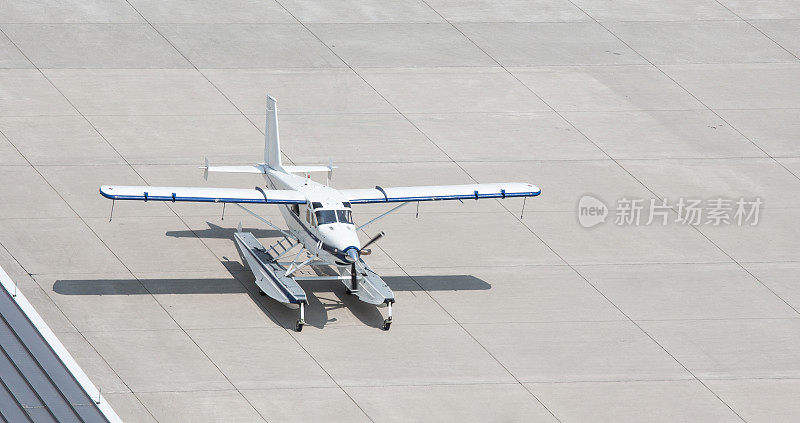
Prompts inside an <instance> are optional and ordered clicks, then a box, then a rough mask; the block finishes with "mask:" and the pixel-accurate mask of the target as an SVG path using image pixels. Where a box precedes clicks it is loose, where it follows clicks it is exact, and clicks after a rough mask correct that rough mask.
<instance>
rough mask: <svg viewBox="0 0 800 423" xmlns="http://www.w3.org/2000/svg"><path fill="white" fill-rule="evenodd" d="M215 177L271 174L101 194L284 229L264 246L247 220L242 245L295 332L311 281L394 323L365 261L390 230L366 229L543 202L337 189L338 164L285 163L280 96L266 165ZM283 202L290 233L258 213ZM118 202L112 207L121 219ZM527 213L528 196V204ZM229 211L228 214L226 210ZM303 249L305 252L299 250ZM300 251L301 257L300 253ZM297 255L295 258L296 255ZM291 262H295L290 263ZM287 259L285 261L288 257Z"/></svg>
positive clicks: (475, 194) (389, 298)
mask: <svg viewBox="0 0 800 423" xmlns="http://www.w3.org/2000/svg"><path fill="white" fill-rule="evenodd" d="M200 168H201V169H203V176H204V178H205V179H206V180H207V179H208V174H209V172H227V173H254V174H260V175H262V176H263V178H264V181H265V186H263V187H261V186H256V187H255V188H252V189H244V188H205V187H167V186H123V185H102V186H100V194H101V195H102V196H103V197H105V198H108V199H111V200H112V201H116V200H136V201H172V202H178V201H181V202H183V201H188V202H200V203H223V207H224V205H225V204H227V203H232V204H235V205H237V206H238V207H240V208H242V209H243V210H244V211H246V212H247V213H249V214H250V215H252V216H254V217H255V218H257V219H259V220H260V221H262V222H264V223H265V224H267V225H269V226H270V227H272V228H273V229H276V230H277V231H280V234H281V235H283V237H282V238H280V239H279V240H277V241H275V242H274V244H272V245H270V246H269V247H264V246H263V245H262V244H261V242H259V241H258V240H257V239H256V237H255V236H253V234H252V233H250V232H243V231H242V227H241V223H240V224H239V227H238V230H237V232H235V233H234V236H233V238H234V242H235V243H236V247H237V249H238V251H239V254H240V256H241V259H242V264H243V265H245V266H246V267H248V268H249V269H250V270H251V271H252V272H253V275H254V276H255V283H256V285H257V286H258V288H259V289H260V294H261V295H268V296H269V297H271V298H273V299H275V300H277V301H278V302H280V303H283V304H285V305H287V306H289V307H292V308H299V318H298V319H297V321H296V322H295V327H294V330H295V331H298V332H300V331H301V330H302V329H303V325H305V314H304V310H305V307H306V306H307V305H308V300H307V297H306V293H305V291H304V290H303V288H302V287H301V286H300V284H299V283H298V282H302V281H306V280H334V281H336V280H338V281H340V282H341V283H342V284H344V286H345V288H346V290H347V293H348V294H352V295H355V296H356V297H358V299H359V300H361V301H364V302H366V303H369V304H373V305H376V306H378V307H386V308H387V310H388V311H387V317H386V318H385V319H384V321H383V326H382V328H383V330H389V328H390V326H391V324H392V304H394V302H395V298H394V294H393V292H392V290H391V288H390V287H389V286H388V285H387V284H386V283H385V282H384V281H383V279H381V277H380V276H379V275H377V274H376V273H375V272H374V271H373V270H372V269H371V268H370V267H369V266H368V265H367V263H366V262H365V261H364V260H363V256H367V255H369V254H370V253H371V250H370V248H368V247H370V246H371V245H372V244H373V243H375V242H377V241H378V240H379V239H380V238H381V237H382V236H384V233H383V232H379V233H378V234H377V235H375V236H373V237H372V238H371V239H369V240H368V241H367V242H365V243H364V244H362V243H361V242H360V241H359V238H358V235H357V234H358V232H359V231H362V230H363V229H364V228H365V227H367V226H369V225H372V224H374V223H375V222H377V221H379V220H380V219H382V218H383V217H385V216H387V215H389V214H390V213H393V212H395V211H397V210H398V209H400V208H401V207H403V206H405V205H408V204H412V203H416V204H417V205H419V203H420V202H423V201H446V200H459V201H462V202H463V201H465V200H482V199H490V198H493V199H504V198H512V197H535V196H537V195H539V194H540V192H541V191H540V189H539V188H538V187H536V186H535V185H531V184H528V183H521V182H503V183H485V184H469V185H432V186H407V187H381V186H377V185H376V186H375V187H374V188H364V189H335V188H333V187H331V186H330V180H331V176H332V173H333V170H334V168H335V166H333V164H332V163H331V162H330V161H329V162H328V164H327V165H314V166H290V165H284V164H283V163H282V160H281V149H280V139H279V136H278V109H277V102H276V101H275V99H274V98H272V97H270V96H269V95H267V113H266V131H265V143H264V162H263V163H257V164H255V165H251V166H209V164H208V159H205V163H204V164H203V166H201V167H200ZM314 172H326V173H327V178H326V182H325V184H323V183H321V182H316V181H314V180H313V179H311V177H310V176H311V175H310V174H311V173H314ZM376 203H387V204H388V205H389V206H391V208H390V209H389V210H388V211H386V212H384V213H382V214H380V215H378V216H377V217H375V218H373V219H371V220H369V221H367V222H365V223H362V224H360V225H356V223H354V220H353V208H355V207H357V206H358V205H360V204H376ZM261 205H277V206H278V208H279V209H280V212H281V215H282V217H283V219H284V221H285V223H286V227H287V228H286V229H284V228H280V227H278V226H277V225H275V224H274V223H272V222H271V221H269V220H267V219H265V218H264V217H263V216H261V215H259V214H258V213H256V211H253V210H252V209H254V208H255V207H256V206H258V207H261ZM113 210H114V204H113V202H112V205H111V214H112V216H113ZM523 211H524V199H523ZM223 212H224V211H223ZM295 247H299V248H295ZM295 250H296V251H297V252H296V253H295V252H294V251H295ZM290 252H291V253H290ZM289 257H293V258H292V259H291V261H288V258H289ZM281 259H283V260H281ZM315 265H318V266H327V267H328V268H329V269H331V270H332V271H331V272H328V273H330V275H318V276H309V277H303V276H299V274H298V271H299V270H300V269H303V268H304V267H306V266H312V267H313V266H315Z"/></svg>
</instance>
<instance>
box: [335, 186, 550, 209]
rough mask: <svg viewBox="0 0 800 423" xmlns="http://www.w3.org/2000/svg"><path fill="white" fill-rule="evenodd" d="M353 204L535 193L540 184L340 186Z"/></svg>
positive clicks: (480, 197) (464, 198)
mask: <svg viewBox="0 0 800 423" xmlns="http://www.w3.org/2000/svg"><path fill="white" fill-rule="evenodd" d="M339 192H340V193H342V194H343V195H344V196H345V197H346V198H348V199H349V200H350V202H351V203H353V204H369V203H401V202H409V201H438V200H478V199H483V198H507V197H535V196H537V195H539V194H540V193H541V192H542V191H541V190H540V189H539V187H537V186H535V185H531V184H526V183H522V182H509V183H496V184H471V185H430V186H416V187H390V188H383V187H379V186H376V187H375V188H368V189H343V190H339Z"/></svg>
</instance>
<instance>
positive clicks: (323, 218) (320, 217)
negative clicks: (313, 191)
mask: <svg viewBox="0 0 800 423" xmlns="http://www.w3.org/2000/svg"><path fill="white" fill-rule="evenodd" d="M316 215H317V225H327V224H329V223H336V211H334V210H317V212H316Z"/></svg>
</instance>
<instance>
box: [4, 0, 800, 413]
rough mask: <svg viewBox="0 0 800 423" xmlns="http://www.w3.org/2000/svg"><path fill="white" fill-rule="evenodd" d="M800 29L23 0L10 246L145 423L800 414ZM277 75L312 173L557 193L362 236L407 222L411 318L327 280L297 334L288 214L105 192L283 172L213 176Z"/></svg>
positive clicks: (582, 3) (682, 11)
mask: <svg viewBox="0 0 800 423" xmlns="http://www.w3.org/2000/svg"><path fill="white" fill-rule="evenodd" d="M798 19H800V1H796V0H782V1H777V2H763V1H758V0H719V1H712V0H695V1H690V0H675V1H669V2H641V1H628V0H625V1H605V0H536V1H529V2H525V1H512V0H500V1H488V0H487V1H484V0H475V1H456V0H420V1H417V0H399V1H392V2H385V1H378V0H356V1H338V0H336V1H325V2H313V1H309V0H262V1H234V0H222V1H220V0H216V1H206V0H203V1H199V2H194V1H192V2H190V1H185V0H173V1H160V0H129V1H126V0H103V1H99V0H97V1H88V2H87V1H83V0H81V1H78V0H66V1H63V0H58V1H56V0H36V1H5V2H3V3H2V4H0V30H1V31H2V33H0V247H1V248H0V265H2V266H3V268H5V269H6V270H7V271H8V272H9V273H10V274H11V276H12V277H13V278H14V279H15V280H16V281H17V282H18V283H19V284H20V289H21V290H22V291H23V292H24V294H25V295H26V296H27V298H28V299H29V300H30V302H31V303H33V304H34V306H35V307H36V308H37V310H38V311H39V313H40V314H41V315H42V317H43V318H44V319H45V320H46V321H47V323H48V325H49V326H50V327H51V328H52V329H53V330H54V331H55V332H56V333H57V334H58V336H59V338H60V339H61V341H62V342H63V343H64V344H65V345H66V347H67V348H68V349H69V350H70V352H71V354H72V355H73V356H74V357H75V359H76V361H77V362H78V363H79V364H80V366H81V367H82V368H83V369H84V371H85V372H86V373H87V374H88V375H89V377H90V378H91V379H92V380H93V382H94V383H95V384H96V385H97V386H98V387H100V388H101V390H102V393H103V395H104V396H105V398H107V400H108V401H109V402H110V403H111V405H112V406H113V408H114V409H115V411H116V412H117V413H118V414H119V415H120V416H121V417H122V418H123V419H124V420H125V421H130V422H152V421H159V422H175V421H193V422H217V421H225V422H234V421H242V422H260V421H268V422H306V421H325V422H329V421H330V422H335V421H341V422H361V421H363V422H368V421H373V422H409V421H422V422H431V421H504V422H506V421H508V422H531V421H537V422H538V421H541V422H557V421H558V422H641V421H649V422H675V421H703V422H736V421H747V422H781V421H785V422H794V421H798V420H800V402H798V401H797V398H798V397H800V314H798V310H800V280H798V274H800V229H799V228H800V226H798V225H797V220H798V219H799V218H800V200H799V199H800V59H798V55H800V42H798V40H800V23H799V22H800V20H798ZM267 93H270V94H271V95H273V96H274V97H276V98H277V100H278V106H279V109H280V114H279V122H280V129H281V141H282V147H283V152H284V157H285V161H286V162H291V163H294V164H325V163H327V162H328V158H331V159H332V160H333V161H334V164H336V165H337V166H339V169H337V170H336V171H335V172H334V176H333V181H332V183H333V186H335V187H340V188H355V187H372V186H375V185H381V186H403V185H416V184H458V183H474V182H498V181H524V182H530V183H534V184H536V185H538V186H539V187H541V189H542V195H541V196H540V197H537V198H531V199H528V200H527V202H526V204H525V213H524V215H522V216H521V211H522V201H521V200H519V199H513V200H512V199H509V200H505V201H495V200H486V201H481V202H470V201H466V202H464V204H461V203H458V202H450V203H438V204H429V203H423V204H422V205H421V207H420V215H419V218H416V217H415V213H416V210H415V208H414V206H409V207H407V208H404V209H402V210H401V211H400V212H398V213H397V214H395V215H393V216H392V217H388V218H386V219H384V220H382V221H380V223H378V224H376V225H375V226H373V227H370V228H369V229H368V230H367V232H368V233H365V234H362V235H363V239H367V237H368V236H370V235H374V234H375V233H377V231H378V230H384V231H385V232H386V233H387V236H386V237H385V238H384V239H382V240H381V241H380V242H378V243H377V248H374V249H373V251H374V252H373V254H372V255H371V256H370V257H368V260H367V261H368V263H370V264H371V266H372V267H373V268H375V269H376V270H377V271H378V273H379V274H381V275H383V276H384V277H385V279H386V280H387V282H388V283H389V285H390V286H391V287H392V289H394V290H395V292H396V297H397V303H396V306H395V309H394V317H395V323H394V325H393V326H392V328H391V330H390V331H388V332H384V331H382V330H380V325H381V322H382V320H383V315H382V314H381V313H385V310H378V309H376V308H374V307H372V306H369V305H367V304H361V303H359V302H358V301H357V300H356V299H354V298H352V297H350V296H347V295H346V294H345V292H344V288H343V287H342V286H341V285H334V284H330V283H326V282H314V283H303V285H304V287H305V288H306V291H307V293H308V294H309V298H310V305H309V307H308V308H307V311H306V320H307V323H308V325H307V326H306V328H305V329H304V330H303V332H301V333H295V332H293V331H292V326H293V323H294V320H295V319H296V312H295V311H293V310H289V309H286V308H284V307H283V306H282V305H281V304H278V303H276V302H274V301H272V300H269V299H265V298H263V297H260V296H259V295H258V292H257V288H256V287H255V285H254V283H253V280H252V276H251V275H250V273H249V272H248V271H247V270H246V269H244V268H243V267H242V264H241V262H240V259H239V256H238V254H237V252H236V247H235V246H234V243H233V240H232V233H233V231H234V230H235V228H236V226H237V225H238V224H239V222H242V225H243V226H244V227H245V228H246V229H247V230H252V231H253V232H254V233H255V234H256V236H257V237H258V238H260V239H261V241H262V242H263V243H265V244H267V243H268V242H270V240H271V239H276V232H274V231H272V230H270V229H268V228H264V227H263V225H260V224H259V222H258V221H257V220H255V219H253V218H252V217H250V216H247V215H246V214H245V213H244V212H242V211H241V210H238V209H237V208H235V207H227V209H226V212H225V219H224V220H222V219H221V212H222V207H221V206H219V205H209V204H167V203H154V202H148V203H129V202H117V203H116V206H115V210H114V219H113V221H112V222H109V212H110V209H111V202H110V201H109V200H106V199H104V198H101V197H100V195H99V194H98V192H97V190H98V187H99V185H100V184H135V185H148V184H149V185H173V186H176V185H177V186H192V185H194V186H219V187H240V188H249V187H253V186H255V185H258V184H261V183H262V181H261V180H260V179H259V177H258V176H257V175H234V174H229V175H225V174H213V175H211V177H210V178H209V180H208V181H207V182H205V181H204V180H203V178H202V172H201V171H200V170H199V169H197V166H199V165H200V164H201V163H202V159H203V157H204V156H207V157H208V158H209V160H210V161H211V163H212V164H217V165H223V164H251V163H254V162H259V161H261V160H262V157H263V129H264V128H263V127H264V109H265V95H266V94H267ZM585 195H590V196H592V197H594V199H595V200H597V202H599V204H603V205H604V206H605V209H606V212H607V213H608V215H607V216H606V219H605V221H604V222H600V223H599V224H598V225H597V226H594V227H592V228H586V227H583V226H582V224H581V222H583V223H584V224H586V221H584V220H582V219H579V209H578V204H579V200H580V199H581V197H583V196H585ZM651 200H652V203H651ZM717 200H720V201H721V202H718V201H717ZM739 200H742V201H743V204H745V205H747V204H750V205H751V207H750V208H749V209H746V210H745V211H746V212H748V214H746V215H744V216H742V215H738V218H739V219H741V218H744V219H742V220H743V221H742V222H741V224H740V223H739V222H737V214H736V211H737V209H738V207H737V203H738V201H739ZM632 201H633V202H632ZM637 201H638V202H637ZM664 201H666V202H667V207H666V208H659V206H660V205H663V204H664V203H663V202H664ZM681 201H683V202H681ZM692 201H697V203H696V207H695V209H696V210H697V209H699V210H700V212H701V213H702V215H701V216H700V218H699V220H697V221H691V222H686V221H685V219H684V221H683V222H682V221H681V219H682V218H686V212H687V210H688V208H687V207H683V206H681V205H680V204H683V205H684V206H685V205H687V204H690V202H692ZM756 201H758V207H757V208H756V206H754V205H753V204H755V202H756ZM597 202H596V203H594V204H598V203H597ZM634 206H636V207H638V206H641V208H640V209H639V208H636V207H634ZM626 207H628V209H626ZM385 209H386V208H385V207H381V206H359V207H357V209H356V212H355V217H356V219H357V220H358V221H361V222H364V221H366V220H367V219H369V218H371V217H373V216H375V215H376V214H377V213H380V212H381V211H382V210H385ZM754 209H757V211H758V212H759V214H758V220H757V222H755V219H754V216H753V215H752V213H749V212H752V211H753V210H754ZM626 210H638V212H640V213H641V216H640V220H639V221H638V223H637V221H636V220H634V219H633V218H632V216H630V215H629V214H626V213H627V212H626ZM258 211H259V213H262V214H263V215H265V216H271V217H274V218H277V219H278V220H280V218H279V214H278V211H277V209H275V208H270V207H263V208H261V209H259V210H258ZM651 212H652V217H653V219H651ZM720 215H724V216H727V221H720V220H719V219H717V218H715V217H714V216H717V217H719V216H720ZM629 218H630V219H629ZM663 222H666V224H662V223H663ZM715 223H717V224H715ZM753 223H755V224H753Z"/></svg>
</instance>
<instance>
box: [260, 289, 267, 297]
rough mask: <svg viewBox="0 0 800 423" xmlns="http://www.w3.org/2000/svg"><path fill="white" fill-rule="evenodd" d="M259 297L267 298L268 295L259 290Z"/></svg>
mask: <svg viewBox="0 0 800 423" xmlns="http://www.w3.org/2000/svg"><path fill="white" fill-rule="evenodd" d="M258 295H260V296H262V297H266V296H267V293H266V292H264V291H262V290H260V289H259V290H258Z"/></svg>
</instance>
